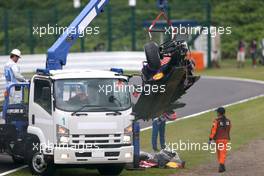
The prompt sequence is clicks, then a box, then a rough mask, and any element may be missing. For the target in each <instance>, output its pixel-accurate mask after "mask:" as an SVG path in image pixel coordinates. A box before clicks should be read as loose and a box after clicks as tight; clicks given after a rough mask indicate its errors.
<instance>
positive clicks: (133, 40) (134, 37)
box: [131, 6, 136, 51]
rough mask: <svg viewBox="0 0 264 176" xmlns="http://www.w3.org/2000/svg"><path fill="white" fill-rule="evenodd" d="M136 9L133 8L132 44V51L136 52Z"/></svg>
mask: <svg viewBox="0 0 264 176" xmlns="http://www.w3.org/2000/svg"><path fill="white" fill-rule="evenodd" d="M135 25H136V7H135V6H131V42H132V48H131V49H132V51H136V28H135Z"/></svg>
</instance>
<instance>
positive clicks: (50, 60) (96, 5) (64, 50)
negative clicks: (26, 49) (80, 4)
mask: <svg viewBox="0 0 264 176" xmlns="http://www.w3.org/2000/svg"><path fill="white" fill-rule="evenodd" d="M108 3H109V0H91V1H90V2H89V3H88V4H87V5H86V7H85V8H84V9H83V10H82V12H81V13H80V14H79V15H78V16H77V17H76V18H75V19H74V21H73V22H72V23H71V24H70V26H69V27H68V28H67V30H65V31H64V33H63V34H62V35H61V36H60V37H59V38H58V40H57V41H56V42H55V43H54V44H53V45H52V46H51V48H49V49H48V53H47V60H46V69H47V70H60V69H62V68H63V66H64V65H66V63H67V55H68V53H69V50H70V48H71V46H72V45H73V44H74V43H75V41H76V40H77V39H78V38H79V37H80V34H82V33H83V32H84V30H85V29H86V27H88V25H89V24H90V23H91V22H92V21H93V20H94V18H95V17H96V16H98V15H99V14H100V13H102V12H103V8H104V7H105V6H106V5H107V4H108Z"/></svg>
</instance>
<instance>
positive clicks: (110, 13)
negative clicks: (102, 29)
mask: <svg viewBox="0 0 264 176" xmlns="http://www.w3.org/2000/svg"><path fill="white" fill-rule="evenodd" d="M111 15H112V9H111V6H110V4H109V5H108V7H107V29H108V30H107V33H108V51H112V16H111Z"/></svg>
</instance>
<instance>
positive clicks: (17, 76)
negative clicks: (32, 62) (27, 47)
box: [4, 49, 26, 85]
mask: <svg viewBox="0 0 264 176" xmlns="http://www.w3.org/2000/svg"><path fill="white" fill-rule="evenodd" d="M20 58H21V51H19V50H18V49H13V50H12V51H11V53H10V59H9V61H8V62H7V63H6V64H5V66H4V72H5V78H6V83H7V85H8V84H10V83H16V82H25V81H26V79H25V78H24V76H23V75H21V73H20V68H19V66H18V65H17V62H18V60H19V59H20Z"/></svg>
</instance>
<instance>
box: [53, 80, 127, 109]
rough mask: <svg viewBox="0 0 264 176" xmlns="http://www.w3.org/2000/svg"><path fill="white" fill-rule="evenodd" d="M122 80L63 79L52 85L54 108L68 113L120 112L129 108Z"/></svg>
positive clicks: (124, 82) (124, 81) (124, 83)
mask: <svg viewBox="0 0 264 176" xmlns="http://www.w3.org/2000/svg"><path fill="white" fill-rule="evenodd" d="M127 85H128V83H127V81H126V80H123V79H113V78H111V79H110V78H105V79H63V80H56V81H55V84H54V90H55V92H54V93H55V100H56V108H58V109H60V110H63V111H68V112H75V111H80V112H104V111H107V110H111V111H121V110H126V109H128V108H129V107H130V106H131V100H130V93H129V91H128V90H127V89H126V87H127Z"/></svg>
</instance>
